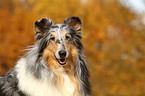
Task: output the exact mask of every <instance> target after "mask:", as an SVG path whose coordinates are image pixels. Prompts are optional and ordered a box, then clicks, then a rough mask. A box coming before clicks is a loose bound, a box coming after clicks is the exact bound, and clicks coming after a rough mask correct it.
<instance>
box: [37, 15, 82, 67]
mask: <svg viewBox="0 0 145 96" xmlns="http://www.w3.org/2000/svg"><path fill="white" fill-rule="evenodd" d="M35 32H36V40H38V44H39V50H38V53H39V57H41V56H42V57H44V58H45V60H46V61H47V63H48V65H49V66H50V67H55V68H57V67H60V66H70V65H73V64H75V60H76V56H77V54H78V52H79V51H80V50H81V49H82V43H81V41H80V39H81V36H82V23H81V20H80V18H79V17H75V16H73V17H70V18H67V19H65V20H64V24H56V25H53V23H52V21H51V20H50V19H47V18H42V19H41V20H38V21H36V22H35ZM73 66H74V65H73Z"/></svg>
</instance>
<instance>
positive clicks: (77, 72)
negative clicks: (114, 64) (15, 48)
mask: <svg viewBox="0 0 145 96" xmlns="http://www.w3.org/2000/svg"><path fill="white" fill-rule="evenodd" d="M34 29H35V33H36V41H37V42H36V43H35V44H34V45H33V46H32V47H31V48H30V49H29V51H28V52H27V53H26V54H25V55H24V56H23V57H21V58H20V60H18V62H17V63H16V66H15V67H14V68H13V69H11V70H10V71H9V72H8V73H7V74H6V76H5V77H1V78H0V96H90V84H89V72H88V67H87V63H86V61H85V59H84V54H83V50H84V49H83V45H82V43H81V38H82V22H81V19H80V18H79V17H77V16H72V17H69V18H66V19H65V20H64V24H56V25H54V24H53V23H52V21H51V20H50V19H47V18H42V19H41V20H37V21H36V22H35V24H34Z"/></svg>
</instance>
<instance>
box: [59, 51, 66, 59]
mask: <svg viewBox="0 0 145 96" xmlns="http://www.w3.org/2000/svg"><path fill="white" fill-rule="evenodd" d="M58 53H59V56H60V57H61V58H64V57H65V56H66V51H65V50H60V51H59V52H58Z"/></svg>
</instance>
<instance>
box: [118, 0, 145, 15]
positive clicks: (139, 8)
mask: <svg viewBox="0 0 145 96" xmlns="http://www.w3.org/2000/svg"><path fill="white" fill-rule="evenodd" d="M120 1H121V2H122V4H124V5H126V6H128V7H130V8H131V10H132V11H134V12H135V13H137V14H142V13H145V0H120Z"/></svg>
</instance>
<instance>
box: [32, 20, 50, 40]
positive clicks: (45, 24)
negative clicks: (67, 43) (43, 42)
mask: <svg viewBox="0 0 145 96" xmlns="http://www.w3.org/2000/svg"><path fill="white" fill-rule="evenodd" d="M51 26H52V21H51V20H50V19H49V20H48V19H47V18H42V19H41V20H37V21H36V22H35V25H34V28H35V32H36V40H39V39H41V38H42V37H43V34H44V33H46V32H47V31H48V30H49V29H50V27H51Z"/></svg>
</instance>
